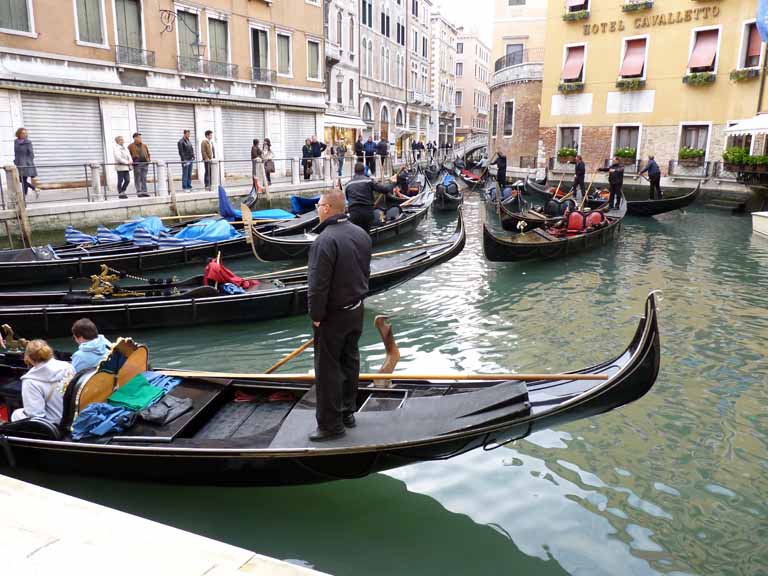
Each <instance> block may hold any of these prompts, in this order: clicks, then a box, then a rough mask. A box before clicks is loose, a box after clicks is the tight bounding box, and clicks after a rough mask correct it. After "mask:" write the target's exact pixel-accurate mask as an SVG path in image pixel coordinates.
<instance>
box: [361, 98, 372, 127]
mask: <svg viewBox="0 0 768 576" xmlns="http://www.w3.org/2000/svg"><path fill="white" fill-rule="evenodd" d="M363 120H365V121H366V122H373V112H372V111H371V105H370V104H368V102H366V103H365V104H363Z"/></svg>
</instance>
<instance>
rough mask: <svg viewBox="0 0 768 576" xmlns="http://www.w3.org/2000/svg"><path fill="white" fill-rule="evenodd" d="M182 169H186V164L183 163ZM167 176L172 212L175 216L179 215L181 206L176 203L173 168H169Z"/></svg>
mask: <svg viewBox="0 0 768 576" xmlns="http://www.w3.org/2000/svg"><path fill="white" fill-rule="evenodd" d="M181 169H182V170H184V165H183V164H182V168H181ZM166 177H167V178H168V184H167V185H168V196H169V197H170V199H171V205H170V208H171V214H173V215H174V216H178V215H179V207H178V205H177V204H176V183H175V182H174V181H173V173H172V172H171V169H170V168H168V170H167V171H166Z"/></svg>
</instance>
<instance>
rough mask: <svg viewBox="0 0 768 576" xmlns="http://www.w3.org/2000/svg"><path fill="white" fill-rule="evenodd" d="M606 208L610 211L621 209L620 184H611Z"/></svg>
mask: <svg viewBox="0 0 768 576" xmlns="http://www.w3.org/2000/svg"><path fill="white" fill-rule="evenodd" d="M608 207H609V208H610V209H614V208H616V209H617V210H618V209H619V208H620V207H621V184H611V196H610V198H608Z"/></svg>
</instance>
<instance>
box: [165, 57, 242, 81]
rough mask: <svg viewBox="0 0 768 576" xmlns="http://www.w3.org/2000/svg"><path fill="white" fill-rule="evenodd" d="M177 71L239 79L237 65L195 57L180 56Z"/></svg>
mask: <svg viewBox="0 0 768 576" xmlns="http://www.w3.org/2000/svg"><path fill="white" fill-rule="evenodd" d="M177 69H178V71H179V72H184V73H187V74H201V75H204V76H217V77H220V78H237V72H238V66H237V64H230V63H229V62H216V61H215V60H203V59H202V58H196V57H195V56H179V57H178V58H177Z"/></svg>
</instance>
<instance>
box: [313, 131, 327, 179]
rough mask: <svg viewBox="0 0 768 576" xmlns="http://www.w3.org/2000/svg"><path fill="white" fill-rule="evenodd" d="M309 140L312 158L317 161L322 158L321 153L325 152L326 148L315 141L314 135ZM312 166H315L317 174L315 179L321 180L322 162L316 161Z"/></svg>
mask: <svg viewBox="0 0 768 576" xmlns="http://www.w3.org/2000/svg"><path fill="white" fill-rule="evenodd" d="M310 140H311V143H312V158H318V159H319V158H322V156H323V152H325V150H326V148H328V146H326V145H325V144H324V143H323V142H319V141H318V140H317V136H315V135H314V134H313V135H312V138H310ZM314 164H315V172H316V174H317V177H318V178H322V177H323V170H322V168H323V162H322V161H321V160H317V162H314Z"/></svg>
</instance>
